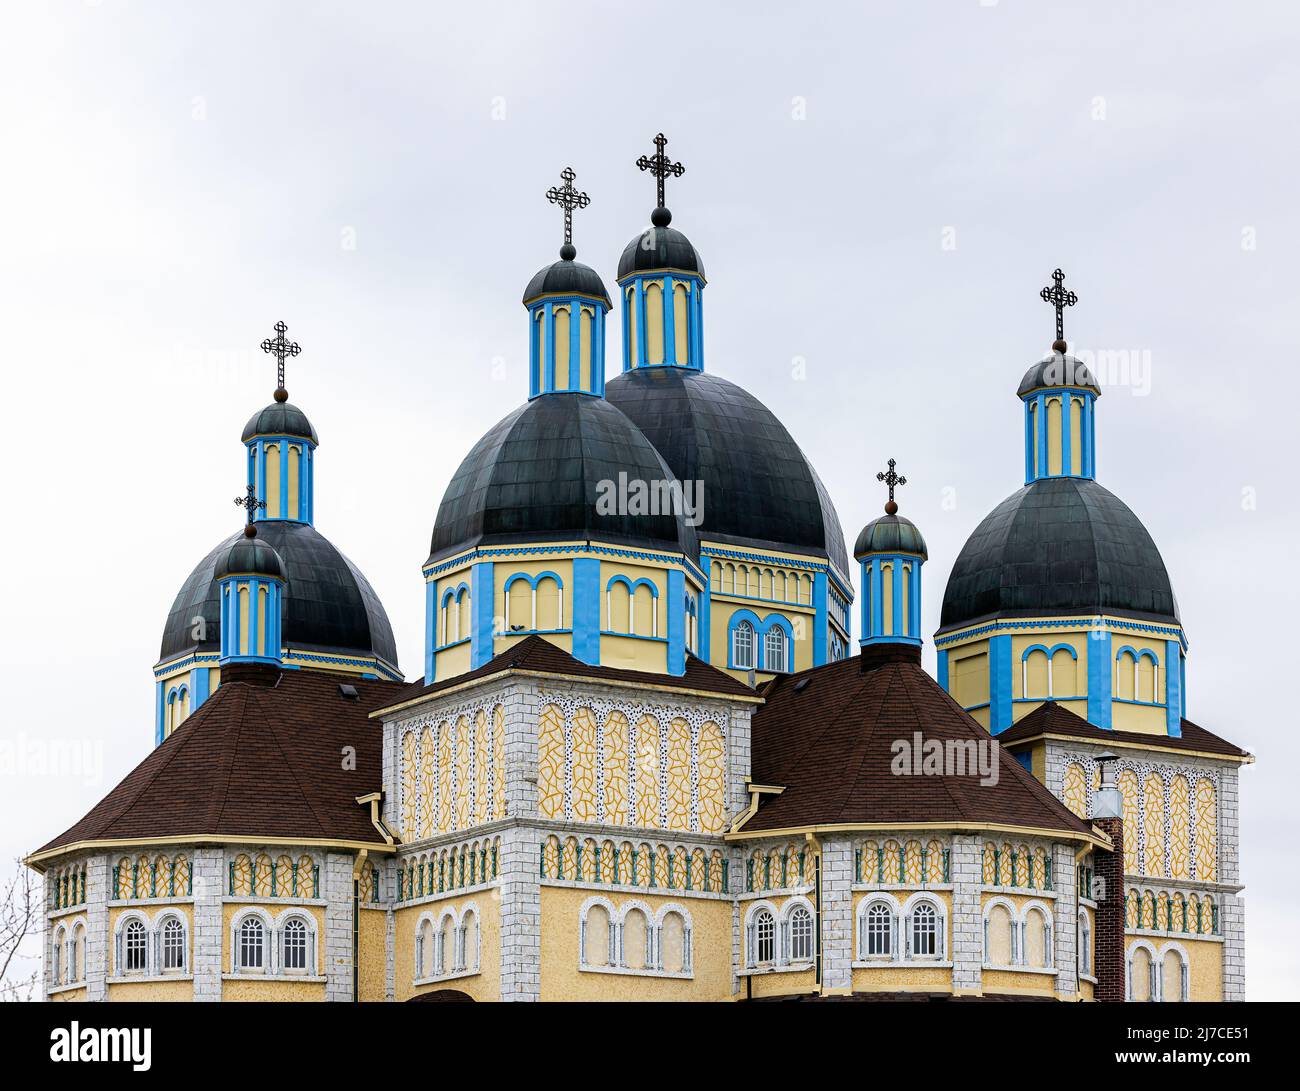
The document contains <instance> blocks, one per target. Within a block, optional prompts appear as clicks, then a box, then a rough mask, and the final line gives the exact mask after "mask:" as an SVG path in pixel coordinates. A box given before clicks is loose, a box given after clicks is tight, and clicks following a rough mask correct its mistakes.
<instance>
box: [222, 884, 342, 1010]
mask: <svg viewBox="0 0 1300 1091" xmlns="http://www.w3.org/2000/svg"><path fill="white" fill-rule="evenodd" d="M250 905H251V906H254V907H255V908H257V909H260V910H262V911H263V912H264V913H267V914H268V915H269V916H270V917H271V919H272V920H274V919H275V918H276V917H278V916H280V914H281V913H283V912H284V911H285V910H286V909H296V910H299V911H300V912H301V913H302V914H303V915H304V916H309V917H311V918H312V920H313V921H314V922H315V925H316V968H315V969H314V970H312V971H309V972H310V973H314V974H316V975H317V976H320V975H323V974H324V973H325V969H324V967H325V910H324V908H323V907H321V906H318V905H297V904H296V903H294V902H292V901H284V902H280V901H276V902H260V903H255V902H226V903H225V904H224V905H223V906H222V907H221V972H222V973H223V974H229V973H234V972H235V970H234V952H233V951H232V950H231V948H230V922H231V921H232V920H234V919H235V916H236V914H238V913H241V912H243V911H244V910H245V909H247V908H248V907H249V906H250ZM269 980H271V981H280V980H284V981H293V978H292V977H287V978H275V977H272V978H270V979H269ZM227 984H232V983H231V982H227ZM299 984H302V982H299ZM223 991H224V990H223Z"/></svg>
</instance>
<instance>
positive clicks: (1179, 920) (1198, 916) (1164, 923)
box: [1124, 887, 1219, 936]
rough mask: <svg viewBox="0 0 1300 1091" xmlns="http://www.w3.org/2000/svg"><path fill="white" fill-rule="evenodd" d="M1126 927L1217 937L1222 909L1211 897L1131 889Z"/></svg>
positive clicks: (1127, 904)
mask: <svg viewBox="0 0 1300 1091" xmlns="http://www.w3.org/2000/svg"><path fill="white" fill-rule="evenodd" d="M1124 926H1125V927H1126V928H1127V929H1128V930H1129V931H1139V930H1141V931H1147V932H1182V933H1186V934H1188V935H1203V936H1209V935H1217V934H1218V932H1219V907H1218V903H1217V902H1215V900H1214V896H1213V895H1211V894H1198V893H1190V894H1188V893H1185V892H1183V891H1181V890H1174V891H1169V890H1160V891H1155V890H1137V889H1135V888H1132V887H1130V888H1129V891H1128V894H1127V895H1126V896H1125V899H1124Z"/></svg>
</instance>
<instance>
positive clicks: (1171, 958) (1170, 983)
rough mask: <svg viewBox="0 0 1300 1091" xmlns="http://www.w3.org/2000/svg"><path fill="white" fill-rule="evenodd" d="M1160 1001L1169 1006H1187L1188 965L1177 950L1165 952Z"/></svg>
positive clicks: (1162, 965) (1162, 962)
mask: <svg viewBox="0 0 1300 1091" xmlns="http://www.w3.org/2000/svg"><path fill="white" fill-rule="evenodd" d="M1160 985H1161V990H1160V999H1161V1000H1163V1001H1164V1002H1165V1003H1167V1004H1185V1003H1187V1001H1188V999H1189V996H1188V974H1187V963H1186V961H1185V960H1184V959H1183V956H1182V955H1181V954H1180V953H1179V951H1178V950H1177V949H1175V948H1172V947H1171V948H1169V949H1168V950H1166V951H1165V954H1164V958H1163V959H1161V982H1160Z"/></svg>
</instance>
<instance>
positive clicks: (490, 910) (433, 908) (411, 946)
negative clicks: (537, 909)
mask: <svg viewBox="0 0 1300 1091" xmlns="http://www.w3.org/2000/svg"><path fill="white" fill-rule="evenodd" d="M448 905H450V906H451V907H452V908H453V909H454V910H455V911H456V913H457V914H461V913H463V912H464V910H465V907H466V906H469V905H473V906H474V909H475V911H476V912H477V913H478V915H479V972H478V973H476V974H471V975H468V976H465V977H452V978H449V979H446V980H439V981H435V982H433V983H432V984H429V985H421V986H419V987H418V988H417V987H416V986H415V984H414V982H415V938H416V937H415V930H416V927H417V926H418V924H419V921H420V918H421V917H422V916H423V915H424V914H425V913H430V914H432V915H433V918H434V921H435V923H436V922H437V918H438V916H439V914H441V912H442V911H443V909H445V908H446V907H447V906H448ZM393 917H394V926H395V928H396V935H395V937H394V938H395V943H394V947H393V950H394V957H395V959H396V971H395V978H394V990H395V991H394V996H395V997H396V999H397V1000H398V1001H404V1000H409V999H411V997H412V996H415V995H417V994H419V993H428V992H438V991H439V990H441V989H452V990H455V991H456V992H463V993H465V994H466V995H467V996H470V997H472V998H473V999H474V1000H478V1001H491V1000H500V999H501V903H500V900H499V895H498V892H497V891H496V890H481V891H479V892H478V893H477V894H471V895H469V896H468V897H464V896H461V897H456V896H448V897H446V898H432V899H429V900H427V901H422V902H419V903H418V904H416V905H412V906H408V907H406V908H404V909H399V910H397V911H396V913H394V914H393Z"/></svg>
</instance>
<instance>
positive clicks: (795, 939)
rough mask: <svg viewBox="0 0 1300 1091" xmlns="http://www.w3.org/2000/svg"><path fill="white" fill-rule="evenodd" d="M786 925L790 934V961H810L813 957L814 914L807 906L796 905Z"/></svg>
mask: <svg viewBox="0 0 1300 1091" xmlns="http://www.w3.org/2000/svg"><path fill="white" fill-rule="evenodd" d="M786 927H787V929H788V930H789V936H790V938H789V946H790V961H791V962H807V961H810V960H811V959H812V957H813V926H812V914H811V913H809V912H808V908H807V906H803V905H797V906H795V907H794V909H793V910H792V911H791V913H790V917H789V921H788V923H787V925H786Z"/></svg>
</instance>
